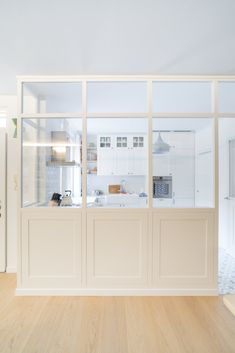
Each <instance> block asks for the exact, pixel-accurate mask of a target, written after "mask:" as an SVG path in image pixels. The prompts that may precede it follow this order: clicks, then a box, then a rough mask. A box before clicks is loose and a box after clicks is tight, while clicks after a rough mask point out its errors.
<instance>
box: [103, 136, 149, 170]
mask: <svg viewBox="0 0 235 353" xmlns="http://www.w3.org/2000/svg"><path fill="white" fill-rule="evenodd" d="M146 171H147V138H146V136H145V135H142V134H139V135H138V134H136V135H124V134H117V135H99V136H98V140H97V174H98V175H146Z"/></svg>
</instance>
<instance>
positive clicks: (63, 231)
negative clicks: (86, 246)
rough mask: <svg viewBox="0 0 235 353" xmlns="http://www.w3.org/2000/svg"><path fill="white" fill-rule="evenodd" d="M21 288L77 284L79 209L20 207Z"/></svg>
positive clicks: (79, 267)
mask: <svg viewBox="0 0 235 353" xmlns="http://www.w3.org/2000/svg"><path fill="white" fill-rule="evenodd" d="M21 222H22V233H21V237H22V238H21V244H22V260H21V261H22V262H21V268H22V277H21V285H20V287H23V288H57V289H58V288H80V287H81V261H82V260H81V256H82V254H81V239H82V236H81V234H82V217H81V212H79V210H71V209H70V210H60V209H59V210H48V209H46V208H44V209H40V210H38V209H36V208H35V209H31V210H29V209H25V210H22V221H21Z"/></svg>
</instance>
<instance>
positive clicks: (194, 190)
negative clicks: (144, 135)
mask: <svg viewBox="0 0 235 353" xmlns="http://www.w3.org/2000/svg"><path fill="white" fill-rule="evenodd" d="M152 158H153V206H154V207H179V208H181V207H182V208H188V207H213V183H214V177H213V121H212V119H200V118H196V119H192V118H188V119H186V118H177V119H176V118H174V119H170V118H155V119H153V151H152Z"/></svg>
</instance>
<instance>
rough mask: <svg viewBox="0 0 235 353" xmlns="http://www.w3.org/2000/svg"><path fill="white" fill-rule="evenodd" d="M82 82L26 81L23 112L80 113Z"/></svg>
mask: <svg viewBox="0 0 235 353" xmlns="http://www.w3.org/2000/svg"><path fill="white" fill-rule="evenodd" d="M81 111H82V85H81V83H80V82H69V83H68V82H26V83H24V84H23V113H25V114H36V113H80V112H81Z"/></svg>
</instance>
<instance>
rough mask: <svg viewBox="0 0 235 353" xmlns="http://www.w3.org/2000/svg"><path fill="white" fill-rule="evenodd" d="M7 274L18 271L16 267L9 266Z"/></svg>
mask: <svg viewBox="0 0 235 353" xmlns="http://www.w3.org/2000/svg"><path fill="white" fill-rule="evenodd" d="M6 272H7V273H16V272H17V270H16V267H9V266H7V268H6Z"/></svg>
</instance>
